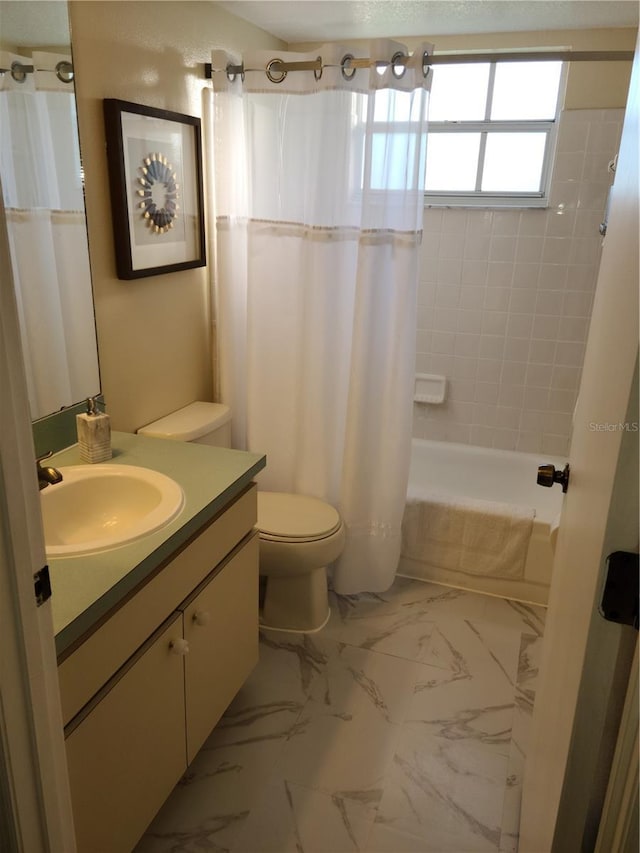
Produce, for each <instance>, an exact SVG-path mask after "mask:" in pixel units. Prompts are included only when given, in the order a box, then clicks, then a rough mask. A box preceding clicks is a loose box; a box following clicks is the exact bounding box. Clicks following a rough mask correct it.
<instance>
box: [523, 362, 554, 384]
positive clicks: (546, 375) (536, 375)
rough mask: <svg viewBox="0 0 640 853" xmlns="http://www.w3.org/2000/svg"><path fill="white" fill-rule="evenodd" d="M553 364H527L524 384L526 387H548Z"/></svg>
mask: <svg viewBox="0 0 640 853" xmlns="http://www.w3.org/2000/svg"><path fill="white" fill-rule="evenodd" d="M552 374H553V365H551V364H528V365H527V373H526V377H525V380H524V381H525V384H526V385H527V386H528V387H530V388H531V387H536V388H550V387H551V376H552Z"/></svg>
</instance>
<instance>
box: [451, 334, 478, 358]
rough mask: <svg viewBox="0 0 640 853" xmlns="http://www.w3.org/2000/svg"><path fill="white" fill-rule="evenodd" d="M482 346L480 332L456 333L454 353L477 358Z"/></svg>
mask: <svg viewBox="0 0 640 853" xmlns="http://www.w3.org/2000/svg"><path fill="white" fill-rule="evenodd" d="M479 348H480V335H479V334H461V333H458V334H457V335H456V341H455V347H454V355H456V356H462V357H465V356H467V357H470V358H477V357H478V350H479Z"/></svg>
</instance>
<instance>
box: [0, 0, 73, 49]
mask: <svg viewBox="0 0 640 853" xmlns="http://www.w3.org/2000/svg"><path fill="white" fill-rule="evenodd" d="M0 41H1V42H2V43H4V44H9V45H12V46H15V47H18V46H20V45H27V46H28V47H36V48H37V47H45V46H47V47H48V46H53V45H56V46H59V47H62V46H65V45H68V44H69V42H70V37H69V17H68V12H67V4H66V3H63V2H59V0H57V1H56V2H52V0H29V1H28V2H27V0H0Z"/></svg>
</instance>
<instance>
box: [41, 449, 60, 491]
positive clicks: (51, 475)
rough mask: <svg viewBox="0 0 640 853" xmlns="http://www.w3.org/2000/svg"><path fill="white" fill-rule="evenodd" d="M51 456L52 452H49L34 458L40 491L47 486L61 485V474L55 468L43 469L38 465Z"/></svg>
mask: <svg viewBox="0 0 640 853" xmlns="http://www.w3.org/2000/svg"><path fill="white" fill-rule="evenodd" d="M52 455H53V450H50V451H49V452H48V453H45V454H44V455H43V456H38V457H37V458H36V469H37V471H38V488H39V489H40V491H42V490H43V489H46V488H47V486H48V485H49V484H52V485H53V484H54V483H61V482H62V474H61V473H60V471H58V469H57V468H49V467H45V468H43V467H42V465H40V463H41V462H43V461H44V460H45V459H48V458H49V457H50V456H52Z"/></svg>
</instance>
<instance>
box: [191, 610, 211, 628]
mask: <svg viewBox="0 0 640 853" xmlns="http://www.w3.org/2000/svg"><path fill="white" fill-rule="evenodd" d="M193 621H194V622H195V623H196V625H203V626H204V625H208V624H209V622H211V614H210V613H209V612H208V611H206V610H196V612H195V613H194V614H193Z"/></svg>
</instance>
